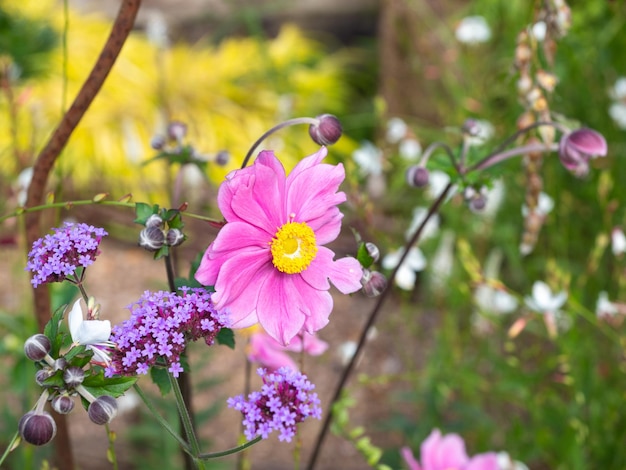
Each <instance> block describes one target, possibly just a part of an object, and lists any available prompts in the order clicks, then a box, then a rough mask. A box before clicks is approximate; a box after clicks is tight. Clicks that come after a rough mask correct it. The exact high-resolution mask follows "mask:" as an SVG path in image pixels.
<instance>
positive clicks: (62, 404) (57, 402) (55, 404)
mask: <svg viewBox="0 0 626 470" xmlns="http://www.w3.org/2000/svg"><path fill="white" fill-rule="evenodd" d="M50 405H52V409H53V410H54V411H56V412H57V413H59V414H60V415H66V414H68V413H71V412H72V410H73V409H74V400H73V399H72V397H70V396H69V395H65V394H63V395H57V396H56V397H54V398H53V399H52V402H51V403H50Z"/></svg>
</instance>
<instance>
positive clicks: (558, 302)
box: [550, 291, 567, 310]
mask: <svg viewBox="0 0 626 470" xmlns="http://www.w3.org/2000/svg"><path fill="white" fill-rule="evenodd" d="M550 300H551V305H550V310H558V309H559V308H561V307H562V306H563V304H565V302H567V292H565V291H561V292H559V293H558V294H557V295H556V296H554V297H552V299H550Z"/></svg>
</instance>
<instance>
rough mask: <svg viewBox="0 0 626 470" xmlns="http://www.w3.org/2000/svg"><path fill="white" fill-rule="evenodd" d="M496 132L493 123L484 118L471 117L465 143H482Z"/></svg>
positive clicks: (473, 144) (475, 145)
mask: <svg viewBox="0 0 626 470" xmlns="http://www.w3.org/2000/svg"><path fill="white" fill-rule="evenodd" d="M495 133H496V130H495V128H494V127H493V124H491V123H490V122H489V121H485V120H484V119H472V127H471V129H470V133H469V135H468V136H467V143H468V144H469V145H472V146H474V147H477V146H479V145H483V144H484V143H485V142H487V141H488V140H490V139H491V138H492V137H493V136H494V134H495Z"/></svg>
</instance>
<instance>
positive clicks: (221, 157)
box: [215, 150, 230, 166]
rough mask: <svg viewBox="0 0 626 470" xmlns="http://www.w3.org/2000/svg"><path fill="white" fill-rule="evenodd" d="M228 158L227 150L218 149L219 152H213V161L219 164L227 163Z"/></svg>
mask: <svg viewBox="0 0 626 470" xmlns="http://www.w3.org/2000/svg"><path fill="white" fill-rule="evenodd" d="M229 160H230V153H228V150H220V151H219V152H217V154H215V163H217V164H218V165H219V166H225V165H226V164H228V161H229Z"/></svg>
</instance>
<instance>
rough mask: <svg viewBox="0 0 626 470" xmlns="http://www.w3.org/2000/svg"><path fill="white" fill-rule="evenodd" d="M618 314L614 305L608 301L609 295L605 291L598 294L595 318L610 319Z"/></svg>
mask: <svg viewBox="0 0 626 470" xmlns="http://www.w3.org/2000/svg"><path fill="white" fill-rule="evenodd" d="M618 313H619V309H618V307H617V305H616V304H614V303H613V302H611V301H610V300H609V294H607V293H606V292H605V291H602V292H600V294H599V295H598V301H597V302H596V316H597V317H598V318H603V319H607V318H612V317H614V316H615V315H617V314H618Z"/></svg>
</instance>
